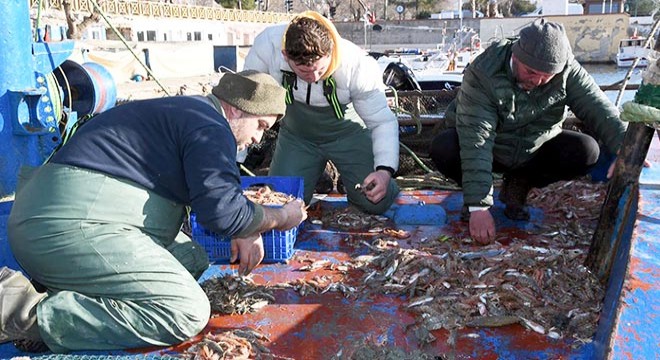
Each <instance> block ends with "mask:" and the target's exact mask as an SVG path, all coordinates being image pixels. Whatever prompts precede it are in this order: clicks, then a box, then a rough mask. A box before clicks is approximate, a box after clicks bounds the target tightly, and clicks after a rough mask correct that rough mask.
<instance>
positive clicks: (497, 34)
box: [335, 14, 629, 63]
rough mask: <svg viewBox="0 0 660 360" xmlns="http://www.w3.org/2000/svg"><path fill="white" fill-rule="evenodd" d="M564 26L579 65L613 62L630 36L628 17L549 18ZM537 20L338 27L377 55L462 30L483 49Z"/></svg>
mask: <svg viewBox="0 0 660 360" xmlns="http://www.w3.org/2000/svg"><path fill="white" fill-rule="evenodd" d="M546 18H547V19H548V20H552V21H557V22H561V23H562V24H564V26H565V28H566V33H567V35H568V39H569V41H570V42H571V46H572V47H573V53H574V54H575V57H576V59H578V61H581V62H584V63H587V62H612V61H613V59H614V56H615V55H616V52H617V46H618V44H619V40H621V39H623V38H625V37H627V36H628V32H629V17H628V15H627V14H605V15H567V16H547V17H546ZM535 19H536V18H533V17H517V18H480V19H463V21H462V22H461V20H459V19H453V20H408V21H387V22H382V23H381V22H379V23H378V25H380V26H381V27H382V29H381V30H380V31H375V30H373V27H371V26H370V27H368V28H367V29H366V31H365V27H364V25H363V23H362V22H343V23H335V26H336V27H337V30H338V31H339V33H340V34H341V36H342V37H344V38H346V39H349V40H351V41H353V42H354V43H356V44H357V45H360V46H363V47H365V48H367V49H371V50H374V51H383V50H385V49H393V48H400V47H408V48H410V47H419V48H435V47H436V46H437V45H438V44H440V43H441V42H442V38H443V29H444V36H445V41H451V40H452V34H454V32H455V31H456V30H458V29H459V28H460V26H461V24H462V25H463V26H466V27H471V28H473V29H475V30H477V31H478V33H479V37H480V38H481V40H482V44H483V45H486V46H487V45H488V44H489V43H490V42H492V41H496V40H498V39H501V38H503V37H510V36H516V35H517V34H518V32H519V31H520V29H521V28H523V27H525V26H526V25H527V24H529V23H530V22H532V21H534V20H535Z"/></svg>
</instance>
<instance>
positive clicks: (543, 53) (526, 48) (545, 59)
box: [512, 19, 573, 74]
mask: <svg viewBox="0 0 660 360" xmlns="http://www.w3.org/2000/svg"><path fill="white" fill-rule="evenodd" d="M512 51H513V54H514V55H516V58H518V59H519V60H520V61H522V63H523V64H525V65H527V66H529V67H531V68H532V69H535V70H538V71H542V72H544V73H548V74H558V73H560V72H562V71H563V70H564V67H566V64H567V63H568V61H569V60H570V59H571V58H572V57H573V52H572V51H571V44H570V43H569V42H568V38H567V37H566V32H565V31H564V26H563V25H562V24H560V23H556V22H552V21H546V20H545V19H537V20H535V21H534V22H533V23H532V24H530V25H529V26H527V27H525V28H523V29H522V30H520V39H518V41H516V42H515V43H514V44H513V47H512Z"/></svg>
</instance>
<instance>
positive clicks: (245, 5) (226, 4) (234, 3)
mask: <svg viewBox="0 0 660 360" xmlns="http://www.w3.org/2000/svg"><path fill="white" fill-rule="evenodd" d="M215 2H216V3H218V4H220V5H222V7H223V8H227V9H242V10H254V8H255V4H254V0H215Z"/></svg>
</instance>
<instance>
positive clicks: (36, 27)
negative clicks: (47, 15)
mask: <svg viewBox="0 0 660 360" xmlns="http://www.w3.org/2000/svg"><path fill="white" fill-rule="evenodd" d="M41 2H42V0H39V2H38V3H37V19H36V20H35V23H34V28H35V29H36V30H35V32H34V41H35V42H37V41H39V25H40V23H41Z"/></svg>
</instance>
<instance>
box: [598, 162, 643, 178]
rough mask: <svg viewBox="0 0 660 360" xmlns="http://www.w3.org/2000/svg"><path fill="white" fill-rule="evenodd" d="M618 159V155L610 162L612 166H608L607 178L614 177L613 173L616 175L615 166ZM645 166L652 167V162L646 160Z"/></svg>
mask: <svg viewBox="0 0 660 360" xmlns="http://www.w3.org/2000/svg"><path fill="white" fill-rule="evenodd" d="M618 160H619V158H618V157H617V158H616V159H614V160H613V161H612V163H611V164H610V167H609V168H607V178H608V179H611V178H612V175H614V166H615V165H616V162H617V161H618ZM644 167H645V168H650V167H651V162H650V161H648V160H644Z"/></svg>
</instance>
